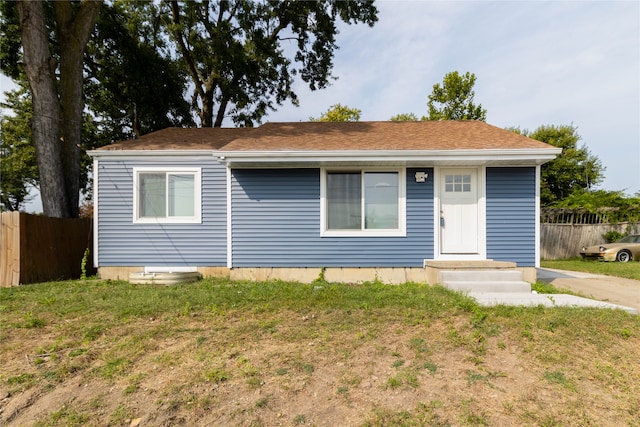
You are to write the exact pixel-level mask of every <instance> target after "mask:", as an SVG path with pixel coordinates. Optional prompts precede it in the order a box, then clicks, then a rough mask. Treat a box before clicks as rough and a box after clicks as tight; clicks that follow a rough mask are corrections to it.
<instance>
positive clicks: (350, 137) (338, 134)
mask: <svg viewBox="0 0 640 427" xmlns="http://www.w3.org/2000/svg"><path fill="white" fill-rule="evenodd" d="M545 148H546V149H548V148H552V146H550V145H548V144H545V143H543V142H540V141H536V140H533V139H530V138H527V137H524V136H522V135H518V134H515V133H513V132H510V131H507V130H504V129H501V128H498V127H496V126H492V125H489V124H487V123H485V122H480V121H423V122H335V123H332V122H299V123H266V124H264V125H262V126H260V127H258V128H199V129H182V128H168V129H164V130H161V131H157V132H153V133H150V134H147V135H144V136H143V137H141V138H140V139H136V140H131V141H124V142H119V143H117V144H112V145H109V146H106V147H103V148H100V150H221V151H225V152H234V151H282V152H285V151H298V152H304V151H352V150H353V151H376V150H484V149H545Z"/></svg>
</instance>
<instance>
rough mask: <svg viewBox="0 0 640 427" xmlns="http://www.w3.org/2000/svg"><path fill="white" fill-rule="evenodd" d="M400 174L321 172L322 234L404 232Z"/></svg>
mask: <svg viewBox="0 0 640 427" xmlns="http://www.w3.org/2000/svg"><path fill="white" fill-rule="evenodd" d="M403 177H404V173H402V172H400V171H368V170H359V171H325V173H324V174H323V184H324V186H323V188H324V191H323V198H322V200H323V203H324V208H323V230H322V232H323V234H324V235H336V236H353V235H381V236H382V235H394V236H396V235H404V229H405V225H404V208H405V207H404V178H403Z"/></svg>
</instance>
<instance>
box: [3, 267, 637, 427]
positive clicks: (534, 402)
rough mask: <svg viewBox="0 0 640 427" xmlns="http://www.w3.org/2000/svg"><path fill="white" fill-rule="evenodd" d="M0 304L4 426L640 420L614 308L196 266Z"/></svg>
mask: <svg viewBox="0 0 640 427" xmlns="http://www.w3.org/2000/svg"><path fill="white" fill-rule="evenodd" d="M634 265H635V264H634ZM554 268H555V267H554ZM562 268H566V267H562ZM0 317H1V318H0V325H1V326H2V327H1V329H0V359H1V360H2V370H1V371H0V424H6V425H20V426H22V425H36V426H56V425H64V426H80V425H83V426H84V425H95V426H104V425H112V426H128V425H140V426H160V425H243V426H261V425H264V426H274V425H285V426H294V425H319V426H321V425H326V426H334V425H343V426H378V425H394V426H395V425H406V426H421V425H435V426H447V425H457V426H460V425H463V426H464V425H469V426H472V425H473V426H477V425H541V426H543V425H544V426H551V425H598V426H604V425H612V426H614V425H615V426H620V425H628V426H632V425H638V422H639V420H640V400H639V399H638V396H640V365H639V364H638V360H640V332H639V331H640V317H639V316H633V315H628V314H626V313H624V312H621V311H609V310H598V309H569V308H553V309H544V308H540V307H536V308H528V309H525V308H514V307H495V308H485V307H479V306H477V305H476V304H475V302H474V301H473V300H470V299H468V298H466V297H464V296H461V295H459V294H456V293H453V292H450V291H448V290H445V289H443V288H441V287H437V286H436V287H431V286H427V285H419V284H405V285H401V286H387V285H382V284H379V283H368V284H365V285H338V284H329V283H324V282H320V281H319V282H317V283H315V284H312V285H303V284H297V283H283V282H267V283H231V282H228V281H224V280H214V279H207V280H203V281H201V282H198V283H194V284H189V285H178V286H171V287H158V286H150V285H131V284H129V283H126V282H114V281H70V282H54V283H43V284H36V285H28V286H23V287H19V288H11V289H0Z"/></svg>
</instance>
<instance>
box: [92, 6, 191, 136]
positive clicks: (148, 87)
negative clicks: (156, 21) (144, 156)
mask: <svg viewBox="0 0 640 427" xmlns="http://www.w3.org/2000/svg"><path fill="white" fill-rule="evenodd" d="M151 6H152V5H151V4H147V3H140V4H138V3H131V2H126V3H125V2H115V3H107V4H105V5H104V6H103V10H102V12H101V13H100V15H99V17H98V20H97V23H96V29H95V31H94V37H93V39H92V40H91V41H90V42H89V44H88V46H87V50H86V57H87V60H86V61H85V74H86V75H87V77H88V78H87V79H86V88H85V92H86V98H87V103H88V105H89V108H90V111H91V112H92V115H94V116H95V121H96V122H97V123H99V126H98V130H97V132H96V135H95V139H94V141H96V143H94V144H95V146H102V145H105V144H108V143H111V142H114V141H120V140H124V139H129V138H135V137H139V136H140V135H143V134H146V133H149V132H153V131H156V130H159V129H164V128H166V127H182V126H192V125H193V120H192V118H191V112H190V105H189V103H188V102H187V101H186V100H185V99H184V97H183V94H184V93H185V92H186V86H187V82H186V76H185V75H184V73H183V72H182V71H181V69H180V64H179V63H178V62H177V61H175V60H172V59H171V57H170V56H169V55H168V54H166V53H163V51H162V49H161V48H162V47H163V45H162V44H159V43H158V41H156V40H155V38H156V36H157V34H154V30H153V28H152V27H150V24H151V22H149V23H145V22H141V19H143V18H144V19H147V18H146V15H144V14H142V12H143V11H145V10H147V9H148V7H151ZM156 31H157V30H156ZM90 148H93V147H90Z"/></svg>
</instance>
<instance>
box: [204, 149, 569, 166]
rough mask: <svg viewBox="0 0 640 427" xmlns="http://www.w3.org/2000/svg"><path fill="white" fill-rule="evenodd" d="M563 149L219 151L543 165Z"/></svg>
mask: <svg viewBox="0 0 640 427" xmlns="http://www.w3.org/2000/svg"><path fill="white" fill-rule="evenodd" d="M561 152H562V149H560V148H549V149H523V150H384V151H381V150H376V151H233V152H224V151H219V152H216V153H214V155H215V156H217V157H219V158H220V160H222V161H225V162H227V163H230V164H232V165H238V166H239V165H242V164H258V163H306V162H308V163H333V162H345V161H356V162H407V163H409V162H411V163H414V162H432V163H444V162H451V161H453V162H469V163H475V164H481V163H487V162H496V161H500V162H506V163H508V162H522V161H527V162H530V163H532V164H536V165H538V164H542V163H546V162H548V161H550V160H553V159H554V158H555V157H556V156H557V155H558V154H560V153H561Z"/></svg>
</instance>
